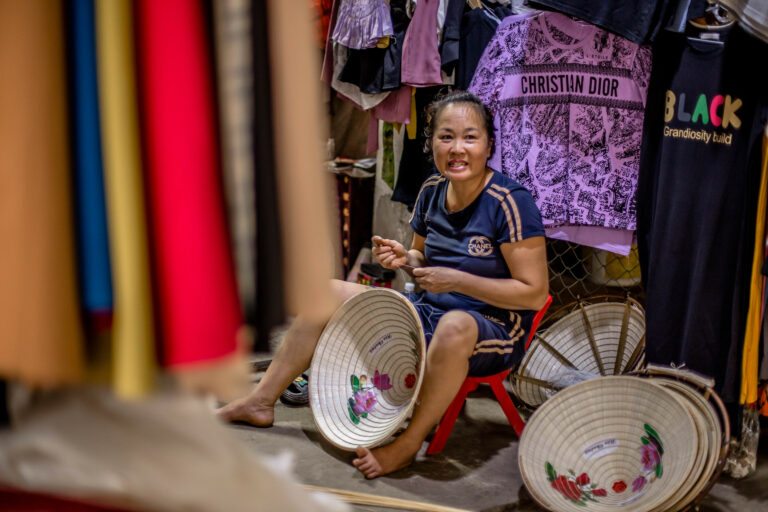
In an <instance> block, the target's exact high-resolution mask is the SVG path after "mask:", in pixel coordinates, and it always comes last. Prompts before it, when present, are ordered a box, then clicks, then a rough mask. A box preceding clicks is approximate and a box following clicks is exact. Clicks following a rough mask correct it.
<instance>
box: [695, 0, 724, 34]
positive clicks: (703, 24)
mask: <svg viewBox="0 0 768 512" xmlns="http://www.w3.org/2000/svg"><path fill="white" fill-rule="evenodd" d="M688 23H690V24H691V25H693V26H694V27H696V28H700V29H702V30H713V29H714V30H722V29H726V28H728V27H730V26H731V25H733V24H734V23H736V19H735V18H734V17H733V16H731V13H730V12H728V9H726V8H725V7H723V6H722V5H720V2H713V3H712V4H711V5H710V6H709V7H707V8H706V9H705V10H704V16H700V17H698V18H693V19H691V20H689V21H688Z"/></svg>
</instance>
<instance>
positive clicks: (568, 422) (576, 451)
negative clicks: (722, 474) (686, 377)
mask: <svg viewBox="0 0 768 512" xmlns="http://www.w3.org/2000/svg"><path fill="white" fill-rule="evenodd" d="M682 400H683V399H681V398H679V395H677V393H673V392H671V391H669V390H667V389H665V388H664V387H662V386H658V385H656V384H654V383H652V382H649V381H648V379H642V378H639V377H632V376H616V377H613V376H611V377H599V378H596V379H591V380H587V381H584V382H580V383H578V384H574V385H573V386H569V387H567V388H565V389H563V390H562V391H560V392H559V393H557V394H556V395H555V396H553V397H552V398H550V399H549V400H548V401H547V402H545V403H544V404H542V405H541V406H540V407H539V408H538V409H537V410H536V411H535V412H534V413H533V415H531V418H530V419H529V421H528V423H527V424H526V426H525V430H523V435H522V436H521V438H520V447H519V451H518V462H519V464H520V472H521V473H522V476H523V480H524V481H525V484H526V486H527V487H528V489H529V490H530V492H531V495H532V496H533V497H534V498H535V499H536V501H538V502H539V503H540V504H541V505H543V506H544V507H546V508H547V509H548V510H557V511H579V512H584V511H590V510H592V511H596V512H605V511H609V510H625V511H626V510H632V511H643V512H648V511H652V510H660V509H659V508H658V507H659V506H660V505H662V504H665V503H669V501H668V500H670V499H671V498H672V497H674V496H677V493H678V492H682V493H683V494H684V493H686V492H687V489H686V488H685V485H686V482H689V479H694V480H695V479H697V478H698V476H699V475H698V474H695V475H693V474H692V472H693V471H694V470H695V467H696V464H697V455H696V452H697V450H698V449H699V436H698V430H697V427H696V423H694V420H693V418H692V417H691V414H690V413H689V411H688V407H686V405H685V403H684V402H683V401H682Z"/></svg>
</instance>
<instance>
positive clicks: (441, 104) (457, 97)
mask: <svg viewBox="0 0 768 512" xmlns="http://www.w3.org/2000/svg"><path fill="white" fill-rule="evenodd" d="M453 103H464V104H467V105H471V106H472V108H474V109H475V111H476V112H477V113H478V114H480V117H481V119H482V120H483V123H484V124H485V131H486V133H487V135H488V144H490V145H491V150H493V133H494V131H493V116H492V115H491V111H490V110H488V107H486V106H485V104H484V103H483V102H482V101H480V98H478V97H477V96H475V95H474V94H472V93H471V92H467V91H461V90H458V89H457V90H454V91H450V92H448V93H447V94H443V95H440V96H437V97H436V98H435V99H434V101H432V103H430V104H429V106H428V107H427V111H426V117H425V119H426V126H425V128H424V135H425V136H426V141H425V147H424V151H427V152H429V153H430V154H431V153H432V135H433V134H434V133H435V128H436V127H437V126H436V123H437V118H438V117H439V116H440V113H441V112H442V111H443V109H444V108H445V107H447V106H448V105H451V104H453Z"/></svg>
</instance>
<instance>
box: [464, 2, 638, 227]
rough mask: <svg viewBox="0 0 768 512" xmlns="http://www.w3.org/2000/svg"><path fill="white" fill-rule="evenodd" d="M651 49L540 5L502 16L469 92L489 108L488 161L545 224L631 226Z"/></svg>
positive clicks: (633, 217)
mask: <svg viewBox="0 0 768 512" xmlns="http://www.w3.org/2000/svg"><path fill="white" fill-rule="evenodd" d="M650 71H651V51H650V48H648V47H642V46H639V45H637V44H635V43H633V42H631V41H628V40H627V39H624V38H622V37H619V36H616V35H614V34H611V33H609V32H606V31H605V30H602V29H600V28H598V27H596V26H594V25H591V24H588V23H585V22H582V21H578V20H574V19H572V18H570V17H568V16H565V15H562V14H559V13H554V12H542V13H539V14H533V15H531V14H525V15H520V16H510V17H507V18H505V19H504V20H503V22H502V24H501V25H499V28H498V29H497V31H496V34H495V35H494V37H493V39H492V40H491V42H490V43H489V44H488V46H487V47H486V49H485V52H484V53H483V56H482V58H481V59H480V62H479V63H478V67H477V70H476V71H475V76H474V78H473V80H472V84H471V85H470V91H472V92H473V93H475V94H476V95H477V96H478V97H480V99H481V100H483V102H485V103H486V105H488V107H489V108H490V109H491V112H493V114H494V124H495V129H496V134H495V138H496V150H495V151H494V154H493V156H492V158H491V161H490V162H489V165H490V166H491V167H492V168H494V169H496V170H497V171H501V172H503V173H504V174H506V175H508V176H510V177H512V178H513V179H514V180H516V181H517V182H519V183H520V184H522V185H523V186H525V187H526V188H527V189H528V190H529V191H530V192H531V194H532V195H533V197H534V199H535V201H536V204H537V206H538V207H539V209H540V210H541V214H542V217H543V221H544V224H545V226H558V225H565V224H578V225H588V226H603V227H609V228H619V229H628V230H634V229H635V209H636V208H635V189H636V186H637V173H638V167H639V161H640V142H641V134H642V129H643V110H644V107H645V98H646V91H647V87H648V80H649V78H650Z"/></svg>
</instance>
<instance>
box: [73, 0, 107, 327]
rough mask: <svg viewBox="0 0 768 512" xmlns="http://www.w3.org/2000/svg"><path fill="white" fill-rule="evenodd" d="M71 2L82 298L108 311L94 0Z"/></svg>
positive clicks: (93, 310) (91, 307)
mask: <svg viewBox="0 0 768 512" xmlns="http://www.w3.org/2000/svg"><path fill="white" fill-rule="evenodd" d="M69 6H70V7H69V8H70V27H69V28H70V29H69V34H68V37H69V50H70V68H71V69H70V74H71V77H72V82H71V84H72V94H71V98H72V115H73V123H72V127H73V132H74V133H73V151H74V155H73V157H74V158H73V160H74V197H75V219H76V231H77V247H78V269H79V277H80V288H81V299H80V300H81V303H82V306H83V309H84V310H85V311H86V312H90V313H96V312H108V311H110V310H111V309H112V304H113V299H112V274H111V268H110V263H109V239H108V234H107V213H106V205H105V200H104V175H103V172H102V158H101V126H100V123H99V95H98V82H97V78H96V35H95V31H96V29H95V22H94V3H93V0H73V1H72V2H71V3H70V4H69Z"/></svg>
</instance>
